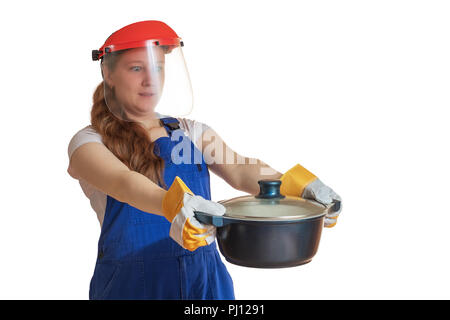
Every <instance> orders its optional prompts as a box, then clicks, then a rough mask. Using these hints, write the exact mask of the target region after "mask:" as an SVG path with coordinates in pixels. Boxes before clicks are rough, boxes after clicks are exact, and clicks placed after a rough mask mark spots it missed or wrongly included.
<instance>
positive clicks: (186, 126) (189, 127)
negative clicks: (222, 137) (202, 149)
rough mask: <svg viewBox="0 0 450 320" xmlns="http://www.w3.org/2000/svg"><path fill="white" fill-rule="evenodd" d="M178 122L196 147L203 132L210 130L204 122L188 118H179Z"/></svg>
mask: <svg viewBox="0 0 450 320" xmlns="http://www.w3.org/2000/svg"><path fill="white" fill-rule="evenodd" d="M178 121H179V122H180V128H181V129H183V130H184V132H185V133H186V134H187V136H188V137H189V138H190V139H191V141H192V142H193V143H194V144H195V145H196V147H198V146H197V141H198V139H199V138H200V137H201V136H202V134H203V132H205V131H206V130H208V129H209V128H210V127H209V126H208V125H206V124H204V123H203V122H200V121H196V120H191V119H186V118H178Z"/></svg>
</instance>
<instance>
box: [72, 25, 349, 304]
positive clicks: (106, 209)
mask: <svg viewBox="0 0 450 320" xmlns="http://www.w3.org/2000/svg"><path fill="white" fill-rule="evenodd" d="M182 46H183V43H182V41H181V39H180V38H179V37H178V35H177V34H176V33H175V32H174V31H173V30H172V29H171V28H170V27H169V26H167V25H166V24H164V23H162V22H159V21H143V22H138V23H134V24H131V25H128V26H125V27H124V28H122V29H120V30H118V31H116V32H114V33H113V34H112V35H111V36H110V37H109V38H108V39H107V40H106V42H105V44H104V45H103V46H102V47H101V48H100V50H94V51H93V55H92V57H93V60H101V71H102V76H103V82H102V83H100V85H99V86H98V87H97V89H96V90H95V93H94V97H93V100H94V104H93V107H92V111H91V125H90V126H88V127H86V128H84V129H82V130H80V131H79V132H78V133H77V134H75V136H74V137H73V138H72V140H71V142H70V144H69V159H70V165H69V169H68V172H69V174H70V175H71V176H72V177H73V178H75V179H78V180H79V181H80V184H81V187H82V189H83V191H84V192H85V194H86V196H87V197H88V198H89V199H90V201H91V205H92V207H93V209H94V210H95V211H96V213H97V216H98V219H99V221H100V224H101V234H100V239H99V243H98V258H97V263H96V267H95V270H94V275H93V277H92V280H91V284H90V291H89V298H90V299H234V290H233V283H232V280H231V277H230V275H229V274H228V271H227V270H226V267H225V266H224V264H223V263H222V261H221V259H220V256H219V254H218V252H217V248H216V244H215V242H214V238H215V228H214V227H212V226H206V225H203V224H201V223H200V222H199V221H197V220H196V219H195V217H194V211H195V210H198V211H204V212H207V213H210V214H214V215H223V214H224V213H225V208H224V207H223V206H222V205H220V204H218V203H216V202H213V201H211V196H210V185H209V182H210V180H209V170H212V171H213V172H214V173H215V174H217V175H218V176H220V177H221V178H223V179H224V180H225V181H226V182H227V183H229V184H230V185H231V186H232V187H234V188H236V189H238V190H241V191H245V192H248V193H251V194H257V193H258V190H259V187H258V183H257V182H258V180H261V179H281V180H282V181H283V183H282V189H281V191H282V192H283V193H284V194H288V195H295V196H303V197H308V198H311V199H315V200H317V201H320V202H322V203H324V204H329V203H331V202H333V201H334V200H337V199H340V198H339V196H338V195H336V194H335V193H334V192H333V191H332V190H331V189H330V188H328V187H326V186H325V185H324V184H323V183H321V182H320V180H318V179H317V178H316V177H315V176H314V175H313V174H312V173H310V172H309V171H307V170H306V169H305V168H303V167H302V166H300V165H296V166H295V167H294V168H292V169H291V170H289V171H288V172H286V173H285V174H281V173H279V172H277V171H276V170H274V169H272V168H270V167H269V166H268V165H267V164H265V163H263V162H262V161H260V160H257V159H249V158H245V157H242V156H240V155H238V154H237V153H235V152H234V151H233V150H231V149H230V148H229V147H228V146H227V145H226V144H225V143H224V142H223V140H222V139H221V138H220V136H219V135H218V134H217V133H216V132H215V131H214V130H213V129H211V128H210V127H208V126H207V125H205V124H203V123H199V122H195V121H193V120H190V119H186V118H183V117H181V116H183V115H187V114H188V113H189V112H190V111H191V109H192V93H191V86H190V82H189V76H188V73H187V70H186V67H185V63H184V58H183V54H182V51H181V47H182ZM167 115H170V116H167ZM225 158H226V159H225ZM230 159H233V160H232V161H230ZM225 160H227V161H225ZM338 214H339V212H335V213H332V214H329V215H328V216H327V217H326V219H325V226H334V225H335V223H336V219H337V216H338Z"/></svg>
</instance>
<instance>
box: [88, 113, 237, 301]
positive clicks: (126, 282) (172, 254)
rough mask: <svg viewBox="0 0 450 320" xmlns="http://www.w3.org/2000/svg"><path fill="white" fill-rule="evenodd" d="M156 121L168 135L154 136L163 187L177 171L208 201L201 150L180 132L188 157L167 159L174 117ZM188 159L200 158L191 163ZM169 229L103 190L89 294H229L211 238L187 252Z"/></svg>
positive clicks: (172, 143) (227, 277) (173, 296)
mask: <svg viewBox="0 0 450 320" xmlns="http://www.w3.org/2000/svg"><path fill="white" fill-rule="evenodd" d="M161 123H162V124H163V125H164V127H165V128H166V131H167V133H168V135H169V137H160V138H158V139H157V140H155V147H154V152H155V154H157V155H158V156H160V157H161V158H163V159H164V162H165V169H164V182H165V183H166V186H167V187H170V186H171V185H172V182H173V181H174V179H175V177H176V176H178V177H180V178H181V179H182V180H183V181H184V182H185V183H186V185H187V186H188V187H189V189H191V191H192V192H193V193H194V194H195V195H200V196H202V197H203V198H205V199H208V200H211V193H210V185H209V172H208V167H207V165H206V163H205V161H204V159H203V155H202V154H201V151H199V150H198V149H197V148H196V147H195V146H194V144H193V143H192V141H191V140H190V139H189V138H188V137H186V136H183V135H180V137H181V138H182V139H184V140H183V141H184V142H186V141H187V142H188V143H189V148H190V157H191V162H190V163H188V164H186V163H181V164H175V163H173V162H172V159H171V152H172V149H173V148H174V146H175V145H176V144H177V143H178V141H173V140H172V139H171V138H172V134H173V133H174V132H176V131H175V130H181V129H179V125H178V120H176V119H175V118H164V119H161ZM178 133H180V131H178ZM183 150H184V151H186V150H189V149H181V151H180V155H182V153H183V152H184V151H183ZM194 158H196V159H201V163H198V164H196V163H195V162H194V161H193V159H194ZM186 162H187V161H186ZM197 162H199V161H197ZM169 229H170V222H169V221H168V220H167V219H166V218H165V217H162V216H159V215H156V214H151V213H147V212H144V211H141V210H139V209H136V208H134V207H132V206H130V205H129V204H127V203H123V202H120V201H117V200H116V199H114V198H112V197H110V196H109V195H108V196H107V203H106V211H105V217H104V220H103V225H102V229H101V234H100V239H99V242H98V257H97V262H96V265H95V270H94V275H93V276H92V279H91V283H90V289H89V299H234V290H233V282H232V280H231V277H230V275H229V274H228V271H227V269H226V267H225V265H224V264H223V263H222V260H221V258H220V256H219V253H218V251H217V248H216V242H213V243H212V244H210V245H208V246H204V247H200V248H198V249H197V250H195V251H193V252H191V251H188V250H186V249H183V248H182V247H181V246H180V245H178V244H177V243H176V242H175V241H174V240H172V238H170V237H169Z"/></svg>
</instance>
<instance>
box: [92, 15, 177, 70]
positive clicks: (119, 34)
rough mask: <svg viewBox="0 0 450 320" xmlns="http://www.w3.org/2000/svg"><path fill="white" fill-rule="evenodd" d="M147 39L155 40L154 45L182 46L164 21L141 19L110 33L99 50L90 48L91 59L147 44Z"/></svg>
mask: <svg viewBox="0 0 450 320" xmlns="http://www.w3.org/2000/svg"><path fill="white" fill-rule="evenodd" d="M148 40H155V45H169V46H183V41H181V38H180V37H179V36H178V35H177V34H176V33H175V31H173V29H172V28H171V27H169V26H168V25H167V24H165V23H164V22H161V21H156V20H148V21H141V22H136V23H132V24H130V25H127V26H125V27H123V28H121V29H119V30H117V31H116V32H114V33H113V34H112V35H110V36H109V37H108V39H106V41H105V43H104V44H103V46H101V48H100V49H99V50H92V60H94V61H96V60H99V59H101V58H102V57H103V56H104V55H105V53H109V52H114V51H119V50H124V49H130V48H139V47H144V46H147V45H148Z"/></svg>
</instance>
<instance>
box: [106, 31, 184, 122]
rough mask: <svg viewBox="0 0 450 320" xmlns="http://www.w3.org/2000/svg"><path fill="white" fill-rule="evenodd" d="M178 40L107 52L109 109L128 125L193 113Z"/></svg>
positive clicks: (125, 46) (131, 45) (114, 47)
mask: <svg viewBox="0 0 450 320" xmlns="http://www.w3.org/2000/svg"><path fill="white" fill-rule="evenodd" d="M181 48H182V42H181V41H180V40H179V39H170V40H165V41H164V40H161V39H159V40H145V41H139V42H137V43H125V44H122V45H111V46H108V47H106V48H104V52H105V54H104V55H103V57H102V63H101V68H102V75H103V85H104V94H105V101H106V105H107V106H108V108H109V110H110V111H111V113H113V114H114V115H115V116H116V117H117V118H119V119H121V120H125V121H134V122H144V121H145V120H148V119H150V118H161V117H164V116H171V117H181V116H186V115H188V114H189V113H190V112H191V111H192V106H193V98H192V87H191V82H190V79H189V74H188V71H187V67H186V63H185V60H184V56H183V52H182V50H181Z"/></svg>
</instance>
